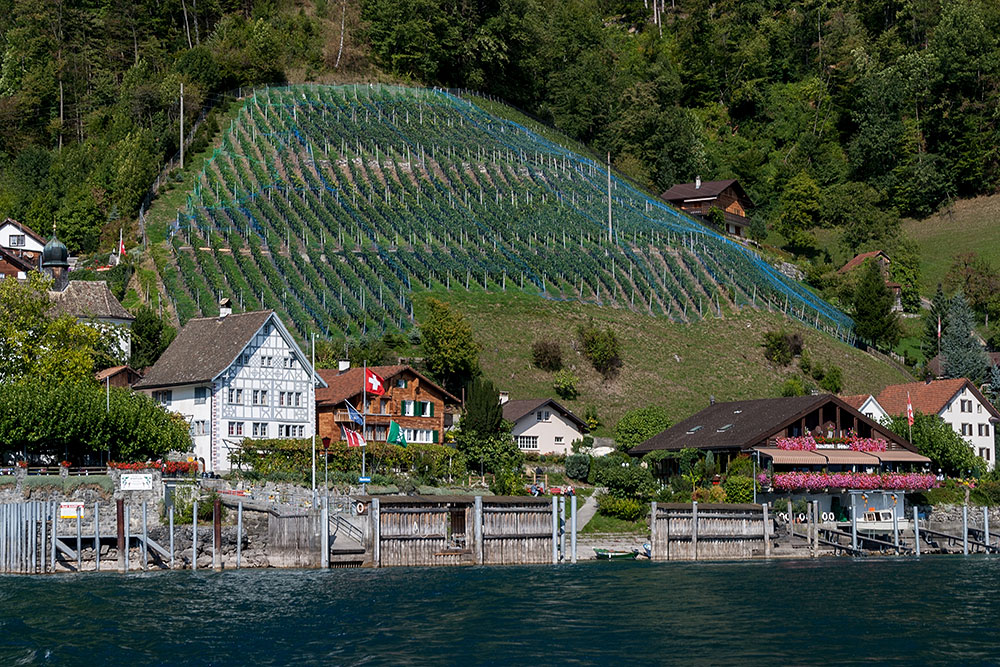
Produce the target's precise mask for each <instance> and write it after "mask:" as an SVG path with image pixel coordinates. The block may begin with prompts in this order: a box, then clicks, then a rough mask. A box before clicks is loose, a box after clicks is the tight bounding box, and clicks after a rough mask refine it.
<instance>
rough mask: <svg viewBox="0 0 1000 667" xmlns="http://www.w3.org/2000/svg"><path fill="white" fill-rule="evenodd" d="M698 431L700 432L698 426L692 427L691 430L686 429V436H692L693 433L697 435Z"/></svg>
mask: <svg viewBox="0 0 1000 667" xmlns="http://www.w3.org/2000/svg"><path fill="white" fill-rule="evenodd" d="M700 430H701V425H700V424H699V425H698V426H692V427H691V428H689V429H688V432H687V434H688V435H694V434H695V433H697V432H698V431H700Z"/></svg>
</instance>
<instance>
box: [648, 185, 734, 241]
mask: <svg viewBox="0 0 1000 667" xmlns="http://www.w3.org/2000/svg"><path fill="white" fill-rule="evenodd" d="M660 197H662V198H663V199H665V200H666V201H668V202H670V203H671V204H673V205H674V206H676V207H678V208H680V209H681V210H682V211H684V212H686V213H690V214H692V215H695V216H698V217H700V218H704V219H706V220H707V218H708V214H709V212H710V211H711V210H712V209H719V210H720V211H722V214H723V217H724V219H725V226H726V233H728V234H732V235H733V236H739V237H744V236H746V227H747V226H748V225H749V224H750V221H749V220H748V218H747V211H748V209H751V208H753V202H752V201H751V200H750V197H749V196H747V193H746V191H745V190H744V189H743V186H741V185H740V184H739V182H738V181H737V180H736V179H734V178H729V179H726V180H723V181H702V180H701V177H700V176H699V177H698V178H696V179H695V181H694V183H678V184H677V185H675V186H673V187H672V188H670V189H669V190H667V191H666V192H664V193H663V194H662V195H660Z"/></svg>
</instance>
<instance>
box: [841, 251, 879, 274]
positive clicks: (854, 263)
mask: <svg viewBox="0 0 1000 667" xmlns="http://www.w3.org/2000/svg"><path fill="white" fill-rule="evenodd" d="M879 255H882V256H884V257H885V258H886V259H887V260H889V255H886V254H885V253H884V252H882V251H881V250H872V251H871V252H863V253H861V254H860V255H855V256H854V257H853V258H852V259H851V260H850V261H849V262H847V264H844V265H843V266H842V267H840V268H839V269H837V273H847V272H848V271H853V270H854V269H856V268H858V267H859V266H861V265H862V264H864V263H865V261H866V260H869V259H871V258H872V257H878V256H879ZM889 261H890V262H891V261H892V260H889Z"/></svg>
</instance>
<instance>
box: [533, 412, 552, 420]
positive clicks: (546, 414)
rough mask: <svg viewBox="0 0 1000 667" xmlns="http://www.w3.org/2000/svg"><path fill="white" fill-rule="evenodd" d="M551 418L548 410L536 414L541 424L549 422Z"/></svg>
mask: <svg viewBox="0 0 1000 667" xmlns="http://www.w3.org/2000/svg"><path fill="white" fill-rule="evenodd" d="M549 417H550V415H549V411H548V410H539V411H538V412H536V413H535V419H536V420H537V421H540V422H547V421H549Z"/></svg>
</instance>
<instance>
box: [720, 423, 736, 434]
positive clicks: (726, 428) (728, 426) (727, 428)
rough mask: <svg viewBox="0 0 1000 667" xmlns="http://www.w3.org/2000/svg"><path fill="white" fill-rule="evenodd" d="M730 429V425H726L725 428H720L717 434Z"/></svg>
mask: <svg viewBox="0 0 1000 667" xmlns="http://www.w3.org/2000/svg"><path fill="white" fill-rule="evenodd" d="M732 427H733V425H732V424H726V425H725V426H720V427H719V429H718V432H719V433H725V432H726V431H728V430H729V429H731V428H732Z"/></svg>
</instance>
